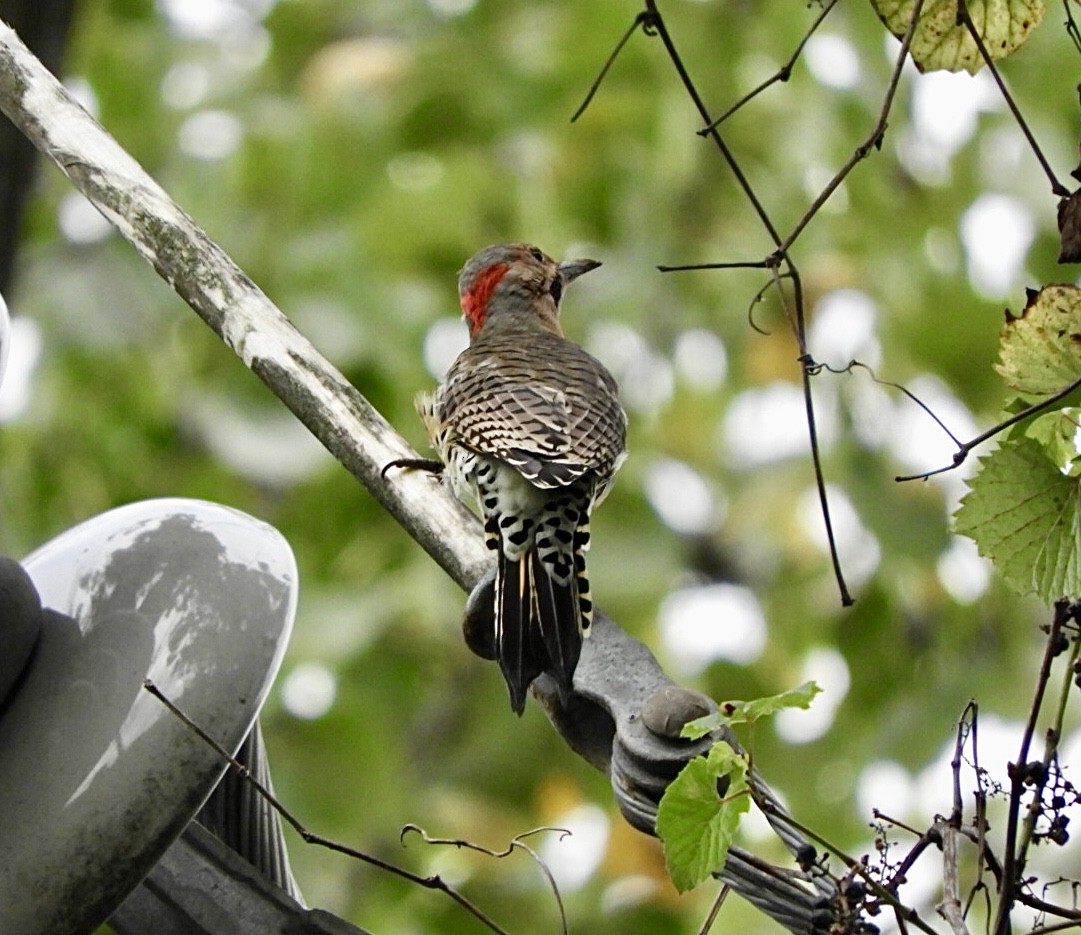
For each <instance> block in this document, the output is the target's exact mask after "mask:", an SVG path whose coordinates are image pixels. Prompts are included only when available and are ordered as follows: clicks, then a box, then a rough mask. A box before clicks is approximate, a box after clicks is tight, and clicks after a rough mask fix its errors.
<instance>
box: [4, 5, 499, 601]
mask: <svg viewBox="0 0 1081 935" xmlns="http://www.w3.org/2000/svg"><path fill="white" fill-rule="evenodd" d="M0 110H2V111H3V112H4V113H5V114H6V115H7V116H8V117H9V118H10V119H11V121H12V122H13V123H14V124H15V125H16V126H17V127H19V129H21V130H22V132H23V133H25V134H26V136H27V137H29V139H30V140H31V141H32V142H33V143H34V145H35V146H36V147H37V148H38V149H39V150H40V151H41V152H42V153H44V154H45V155H46V156H47V157H48V158H49V159H50V160H52V162H54V163H55V164H56V165H57V166H58V167H59V169H60V170H61V171H62V172H63V173H64V174H65V175H66V176H67V177H68V178H69V179H70V180H71V182H72V183H73V184H74V185H75V187H76V188H78V189H79V191H81V192H82V193H83V194H84V195H86V197H87V198H89V199H90V201H92V202H93V203H94V205H95V206H96V207H97V208H98V209H99V210H100V211H101V212H102V213H103V214H104V215H105V216H106V217H108V218H109V220H110V221H112V223H113V224H114V225H115V226H116V228H117V230H119V231H120V233H121V234H122V235H123V236H124V237H125V239H127V240H128V241H129V242H130V243H131V245H132V246H133V247H135V249H136V250H137V251H138V252H139V253H140V254H141V255H142V256H143V257H144V258H145V259H146V260H147V262H149V263H150V264H151V265H152V266H153V267H154V269H155V270H157V271H158V274H159V275H160V276H161V277H162V278H163V279H165V280H166V282H168V283H169V284H170V285H171V286H172V287H173V288H174V289H175V290H176V291H177V293H178V294H179V295H180V297H181V298H182V299H184V301H185V302H187V303H188V304H189V305H190V306H191V307H192V308H193V309H194V310H195V311H196V312H197V313H198V314H199V316H200V317H201V318H202V319H203V320H204V321H205V322H206V323H207V324H208V325H210V327H211V328H212V329H213V330H214V331H215V332H216V333H217V334H218V336H219V337H221V339H222V340H223V341H224V342H225V343H226V344H227V345H228V346H229V347H230V348H232V350H233V351H234V353H236V355H237V356H238V357H240V359H241V360H243V361H244V364H245V365H246V366H247V367H249V368H250V369H251V370H252V371H253V372H255V373H256V374H257V375H258V376H259V377H260V378H261V379H262V380H263V382H265V383H266V384H267V386H268V387H270V389H271V390H272V391H273V392H274V394H275V395H276V396H278V398H279V399H281V401H282V402H284V403H285V405H286V406H288V407H289V409H290V410H292V412H293V413H294V414H295V415H296V416H297V418H298V419H300V420H301V422H303V423H304V424H305V425H306V426H307V427H308V428H309V429H310V430H311V432H312V433H313V434H314V435H315V437H316V438H318V439H319V441H320V442H322V443H323V445H325V446H326V448H327V449H328V450H329V451H330V452H331V454H333V455H334V457H336V458H337V459H338V460H339V461H340V462H341V463H342V464H343V465H344V466H345V468H346V469H347V470H348V471H349V472H350V473H351V474H353V475H354V476H355V477H356V478H357V479H358V480H359V481H360V482H361V483H362V484H363V485H364V486H365V487H367V489H368V490H369V491H370V492H371V494H372V495H373V496H374V497H375V498H376V499H377V500H378V501H379V502H380V503H381V504H382V505H383V506H384V507H386V509H387V510H388V511H389V512H390V513H391V514H392V515H393V516H394V517H395V518H396V519H397V520H398V521H399V522H400V523H401V524H402V525H403V526H404V527H405V528H406V529H407V530H408V531H409V532H410V534H411V535H412V536H413V537H414V538H415V539H416V540H417V541H418V542H419V543H420V544H421V545H422V546H423V547H424V548H425V549H426V550H427V551H428V553H429V554H430V555H431V556H432V557H433V558H434V559H435V560H436V561H437V562H438V563H439V565H441V566H442V567H443V569H444V570H446V572H447V574H449V575H450V576H451V577H452V578H453V579H454V580H455V581H457V582H458V584H460V585H461V586H462V587H463V588H466V589H471V588H472V587H473V586H474V585H475V584H476V583H477V581H478V580H479V579H480V577H481V576H482V574H483V572H484V570H485V568H486V566H487V564H488V561H489V560H488V556H487V553H486V550H485V548H484V545H483V539H482V537H481V535H480V534H479V531H478V530H477V529H476V524H475V520H473V518H472V516H471V514H470V513H469V512H468V511H467V510H466V509H465V508H464V507H462V506H461V505H460V504H459V503H458V502H457V501H455V500H454V499H453V498H452V497H451V496H450V495H449V494H448V493H447V492H446V491H444V490H443V488H442V487H441V486H440V485H439V484H437V483H434V482H433V481H432V479H431V477H430V476H428V475H427V474H424V473H423V472H417V471H394V472H390V473H389V474H388V476H387V477H386V478H384V477H382V476H381V469H382V468H383V466H384V465H385V464H387V463H388V462H389V461H392V460H394V459H395V458H403V457H411V456H413V457H415V453H414V452H412V451H411V449H410V448H409V446H408V444H407V443H406V442H405V440H404V439H403V438H402V437H401V436H400V435H398V433H397V432H395V431H394V429H393V428H392V427H391V426H390V425H389V423H387V421H386V420H385V419H384V418H383V417H382V416H381V415H380V414H379V413H378V412H377V411H376V410H375V409H374V408H373V407H372V406H371V404H370V403H369V402H368V401H367V400H366V399H365V398H364V397H363V396H362V395H361V394H360V393H359V392H357V390H356V389H355V388H354V387H353V386H351V385H350V384H349V382H348V381H347V380H346V379H345V377H343V376H342V375H341V373H339V372H338V370H337V369H335V368H334V367H333V366H332V365H331V364H330V363H329V362H328V361H327V360H326V358H324V357H323V356H322V355H321V354H320V353H319V352H318V351H317V350H316V349H315V348H314V347H313V346H312V344H311V343H310V342H309V341H308V340H307V338H305V337H304V336H303V335H302V334H300V332H299V331H297V330H296V328H294V327H293V325H292V323H291V322H290V321H289V319H288V318H286V317H285V315H283V314H282V312H281V311H280V310H279V309H278V308H277V307H276V306H275V305H274V304H273V303H272V302H271V301H270V300H269V299H268V298H267V297H266V296H265V295H264V294H263V292H262V291H261V290H260V289H259V288H258V287H257V286H256V285H255V284H254V283H253V282H252V281H251V279H249V278H248V277H247V276H246V275H245V274H244V273H243V271H242V270H240V268H239V267H237V265H236V264H235V263H234V262H233V261H232V260H231V259H229V257H228V256H227V255H226V254H225V252H224V251H223V250H222V249H221V247H219V246H218V245H217V244H216V243H214V242H213V241H212V240H211V239H210V238H209V237H208V236H207V234H206V232H205V231H204V230H202V228H200V227H199V225H197V224H196V223H195V221H193V220H192V218H191V217H190V216H189V215H188V214H187V213H186V212H185V211H184V210H183V209H181V208H180V206H179V205H177V204H176V202H174V201H173V200H172V199H171V198H170V197H169V195H168V194H166V192H165V191H164V190H163V189H162V188H161V186H160V185H158V184H157V183H156V182H155V181H154V180H153V179H152V178H151V177H150V176H149V175H147V173H146V172H145V171H144V170H143V169H142V167H141V166H140V165H139V164H138V163H137V162H136V161H135V160H134V159H133V158H132V157H131V156H130V155H129V154H128V153H127V152H125V151H124V150H123V149H122V148H121V146H120V145H119V144H118V143H117V142H116V141H115V140H114V139H113V138H112V137H111V136H110V135H109V134H108V133H106V132H105V130H104V129H103V128H102V127H101V125H100V124H99V123H98V122H97V121H96V120H94V118H93V117H91V116H90V115H89V114H88V113H87V112H86V111H85V110H84V109H83V108H82V107H81V106H80V105H79V104H78V103H77V102H76V101H75V100H74V99H73V98H72V97H71V95H70V94H68V92H67V91H66V90H65V88H64V87H63V86H62V85H61V84H60V82H58V81H57V80H56V78H55V77H53V75H52V74H50V73H49V71H48V70H46V68H45V67H44V66H43V65H42V64H41V63H40V62H39V61H38V60H37V59H36V58H35V57H34V55H33V54H32V53H31V52H30V51H29V50H28V49H27V48H26V46H25V45H24V44H23V43H22V42H21V41H20V40H19V38H18V36H17V35H16V34H15V32H14V30H12V29H11V27H10V26H8V25H7V24H6V23H4V22H2V21H0Z"/></svg>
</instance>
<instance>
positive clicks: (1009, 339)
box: [995, 285, 1081, 401]
mask: <svg viewBox="0 0 1081 935" xmlns="http://www.w3.org/2000/svg"><path fill="white" fill-rule="evenodd" d="M995 370H997V371H998V372H999V374H1000V375H1001V376H1002V378H1003V379H1004V380H1005V381H1006V383H1007V384H1008V385H1009V386H1010V387H1011V388H1013V389H1015V390H1017V391H1018V392H1020V393H1024V394H1025V395H1026V396H1028V397H1032V398H1033V401H1037V400H1039V399H1040V398H1042V397H1047V396H1053V395H1054V394H1055V393H1058V392H1060V391H1061V390H1063V389H1065V388H1066V387H1067V386H1069V385H1070V384H1071V383H1073V382H1074V381H1075V380H1076V379H1077V378H1078V377H1081V289H1078V287H1077V286H1071V285H1053V286H1044V287H1043V288H1042V289H1041V290H1040V291H1039V292H1038V293H1036V294H1035V295H1033V296H1032V297H1031V299H1030V300H1029V303H1028V305H1026V306H1025V309H1024V311H1022V312H1021V315H1020V317H1016V318H1015V317H1013V316H1012V315H1009V314H1007V319H1006V329H1005V331H1003V333H1002V339H1001V342H1000V344H999V361H998V363H997V364H995Z"/></svg>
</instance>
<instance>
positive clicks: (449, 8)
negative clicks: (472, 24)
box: [428, 0, 477, 16]
mask: <svg viewBox="0 0 1081 935" xmlns="http://www.w3.org/2000/svg"><path fill="white" fill-rule="evenodd" d="M476 5H477V0H428V6H429V7H431V9H432V12H433V13H438V14H439V15H440V16H463V15H464V14H466V13H468V12H469V11H470V10H472V9H473V7H475V6H476Z"/></svg>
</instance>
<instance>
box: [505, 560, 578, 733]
mask: <svg viewBox="0 0 1081 935" xmlns="http://www.w3.org/2000/svg"><path fill="white" fill-rule="evenodd" d="M496 554H497V567H496V584H495V588H496V593H495V618H496V619H495V637H496V639H495V644H496V652H497V655H498V658H499V668H500V670H501V671H502V673H503V678H504V680H505V681H506V683H507V690H508V691H509V693H510V704H511V708H512V709H513V710H514V712H515V714H519V715H520V714H521V713H522V712H523V711H524V710H525V697H526V692H527V691H528V690H529V686H530V685H531V684H532V682H533V680H534V679H535V678H536V677H537V676H538V675H540V674H541V673H542V672H547V673H549V674H550V675H551V676H552V677H553V678H554V679H555V681H556V684H557V686H558V688H559V694H560V697H561V699H562V700H563V701H564V702H565V701H566V699H567V696H568V695H569V693H570V691H571V688H572V680H573V677H574V670H575V667H576V666H577V665H578V657H579V656H580V655H581V652H582V633H581V630H580V626H581V623H580V620H581V612H580V609H579V603H578V601H579V595H578V583H577V582H576V581H575V579H574V578H572V579H571V581H569V582H568V583H567V584H565V585H561V584H559V582H557V581H555V580H554V579H553V578H552V577H551V576H550V575H549V574H548V572H547V571H546V570H545V567H544V565H543V563H542V562H541V560H540V557H539V556H538V555H537V553H536V552H535V551H530V552H529V553H528V554H527V555H525V556H523V558H522V559H520V560H518V561H515V560H512V559H508V558H507V557H506V555H504V554H503V550H502V549H499V550H498V551H497V553H496Z"/></svg>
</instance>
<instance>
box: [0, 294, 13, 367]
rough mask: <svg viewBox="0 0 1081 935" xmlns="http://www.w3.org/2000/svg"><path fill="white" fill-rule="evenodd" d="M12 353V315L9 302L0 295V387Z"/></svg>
mask: <svg viewBox="0 0 1081 935" xmlns="http://www.w3.org/2000/svg"><path fill="white" fill-rule="evenodd" d="M10 353H11V316H10V315H9V314H8V306H7V302H5V301H4V297H3V296H2V295H0V387H2V386H3V385H4V371H5V370H6V369H7V362H8V355H9V354H10Z"/></svg>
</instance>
